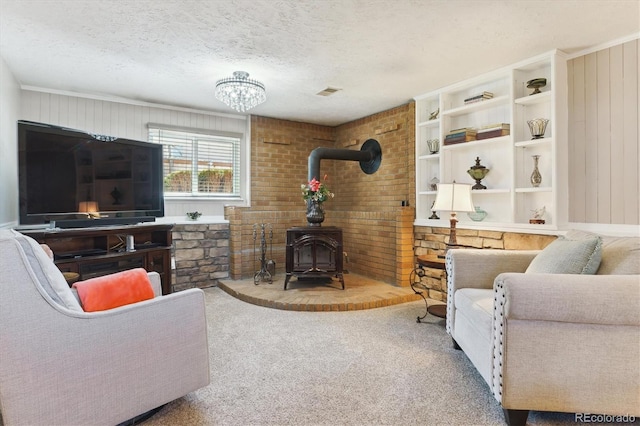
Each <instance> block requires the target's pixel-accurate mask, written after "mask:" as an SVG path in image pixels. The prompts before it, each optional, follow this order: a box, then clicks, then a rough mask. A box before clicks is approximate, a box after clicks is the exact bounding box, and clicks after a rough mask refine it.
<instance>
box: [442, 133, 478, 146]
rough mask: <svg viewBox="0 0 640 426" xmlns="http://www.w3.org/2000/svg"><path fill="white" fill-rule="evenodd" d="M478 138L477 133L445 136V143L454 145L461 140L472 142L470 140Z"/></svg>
mask: <svg viewBox="0 0 640 426" xmlns="http://www.w3.org/2000/svg"><path fill="white" fill-rule="evenodd" d="M474 140H476V137H475V135H462V136H456V137H448V136H447V137H446V138H444V144H445V145H453V144H456V143H461V142H470V141H474Z"/></svg>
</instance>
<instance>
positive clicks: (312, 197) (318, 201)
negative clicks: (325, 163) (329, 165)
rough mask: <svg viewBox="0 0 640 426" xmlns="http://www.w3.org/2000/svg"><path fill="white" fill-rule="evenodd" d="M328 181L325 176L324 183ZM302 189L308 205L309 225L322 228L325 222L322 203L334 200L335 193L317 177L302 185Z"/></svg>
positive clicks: (303, 197)
mask: <svg viewBox="0 0 640 426" xmlns="http://www.w3.org/2000/svg"><path fill="white" fill-rule="evenodd" d="M326 180H327V175H324V181H325V182H326ZM300 188H301V189H302V199H303V200H305V202H306V203H307V223H308V224H309V226H320V225H321V224H322V222H324V209H323V208H322V203H324V202H325V201H327V200H328V199H329V198H333V195H334V194H333V192H331V191H330V190H329V188H328V187H327V185H326V184H324V183H322V182H320V181H319V180H317V179H316V178H315V177H314V178H313V179H311V180H310V181H309V182H307V183H306V184H302V185H301V187H300Z"/></svg>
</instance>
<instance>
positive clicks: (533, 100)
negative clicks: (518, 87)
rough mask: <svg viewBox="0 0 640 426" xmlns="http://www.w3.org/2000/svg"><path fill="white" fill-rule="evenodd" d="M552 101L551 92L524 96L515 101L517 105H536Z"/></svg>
mask: <svg viewBox="0 0 640 426" xmlns="http://www.w3.org/2000/svg"><path fill="white" fill-rule="evenodd" d="M550 100H551V92H542V93H538V94H535V95H528V96H523V97H521V98H518V99H516V100H514V101H513V102H514V103H515V104H517V105H534V104H539V103H542V102H549V101H550Z"/></svg>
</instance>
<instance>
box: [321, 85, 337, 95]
mask: <svg viewBox="0 0 640 426" xmlns="http://www.w3.org/2000/svg"><path fill="white" fill-rule="evenodd" d="M339 90H340V89H336V88H335V87H327V88H326V89H324V90H323V91H321V92H318V93H316V95H319V96H331V95H333V94H334V93H336V92H337V91H339Z"/></svg>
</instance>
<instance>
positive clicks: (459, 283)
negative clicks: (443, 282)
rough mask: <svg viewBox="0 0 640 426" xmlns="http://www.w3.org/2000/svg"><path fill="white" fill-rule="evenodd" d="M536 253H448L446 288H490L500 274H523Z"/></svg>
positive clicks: (472, 251)
mask: <svg viewBox="0 0 640 426" xmlns="http://www.w3.org/2000/svg"><path fill="white" fill-rule="evenodd" d="M539 252H540V251H539V250H476V249H469V250H458V249H457V250H449V252H448V253H447V259H446V267H447V277H448V279H447V280H448V282H449V283H448V285H449V286H451V287H452V288H453V289H454V290H456V289H460V288H487V289H490V288H493V281H494V280H495V278H496V276H498V274H501V273H503V272H524V271H526V269H527V267H528V266H529V263H531V261H532V260H533V258H534V257H535V256H536V254H538V253H539Z"/></svg>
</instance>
